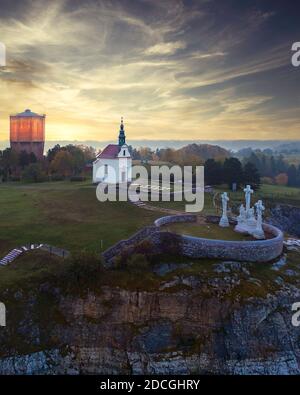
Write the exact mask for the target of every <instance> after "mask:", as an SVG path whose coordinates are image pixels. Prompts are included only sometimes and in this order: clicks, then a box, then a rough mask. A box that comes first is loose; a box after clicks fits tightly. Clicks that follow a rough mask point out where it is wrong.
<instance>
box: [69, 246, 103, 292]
mask: <svg viewBox="0 0 300 395" xmlns="http://www.w3.org/2000/svg"><path fill="white" fill-rule="evenodd" d="M103 270H104V268H103V264H102V261H101V259H100V257H99V256H97V255H94V254H89V253H86V252H80V253H78V254H77V255H75V256H74V257H73V258H71V259H70V260H69V262H68V264H67V265H66V266H65V269H63V275H62V277H63V283H64V285H67V286H69V287H71V288H73V289H74V288H75V289H86V288H95V287H97V283H98V281H99V278H100V277H101V275H102V273H103Z"/></svg>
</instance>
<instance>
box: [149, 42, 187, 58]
mask: <svg viewBox="0 0 300 395" xmlns="http://www.w3.org/2000/svg"><path fill="white" fill-rule="evenodd" d="M185 47H186V44H185V43H184V42H183V41H175V42H169V43H159V44H155V45H153V46H152V47H150V48H147V49H146V51H145V54H146V55H173V54H174V53H175V52H177V51H178V50H179V49H184V48H185Z"/></svg>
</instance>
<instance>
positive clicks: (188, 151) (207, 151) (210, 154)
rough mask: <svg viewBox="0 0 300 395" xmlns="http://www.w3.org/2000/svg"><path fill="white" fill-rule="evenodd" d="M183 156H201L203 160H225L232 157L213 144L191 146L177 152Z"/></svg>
mask: <svg viewBox="0 0 300 395" xmlns="http://www.w3.org/2000/svg"><path fill="white" fill-rule="evenodd" d="M177 152H179V153H180V154H181V155H182V156H185V157H189V156H191V155H195V156H199V157H200V158H202V159H203V160H206V159H210V158H212V159H224V158H228V157H229V156H231V154H230V152H229V151H228V150H226V149H225V148H222V147H220V146H218V145H211V144H189V145H187V146H185V147H183V148H180V149H179V150H177Z"/></svg>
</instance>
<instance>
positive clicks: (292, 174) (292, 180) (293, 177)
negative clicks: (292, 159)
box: [287, 165, 298, 187]
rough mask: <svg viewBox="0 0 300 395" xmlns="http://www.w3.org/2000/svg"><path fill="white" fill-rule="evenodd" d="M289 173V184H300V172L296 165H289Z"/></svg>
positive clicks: (291, 185)
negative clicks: (299, 180) (299, 181)
mask: <svg viewBox="0 0 300 395" xmlns="http://www.w3.org/2000/svg"><path fill="white" fill-rule="evenodd" d="M287 175H288V178H289V179H288V186H290V187H295V186H297V185H298V172H297V168H296V166H295V165H291V166H289V168H288V170H287Z"/></svg>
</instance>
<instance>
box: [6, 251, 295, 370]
mask: <svg viewBox="0 0 300 395" xmlns="http://www.w3.org/2000/svg"><path fill="white" fill-rule="evenodd" d="M298 257H299V254H298V255H297V259H298ZM297 259H296V260H294V263H293V269H292V268H291V267H290V268H288V264H287V263H286V262H285V261H283V262H279V263H277V264H275V265H274V264H273V265H272V264H268V265H267V266H266V267H262V266H260V267H259V268H257V266H255V264H251V265H250V264H248V265H243V264H240V263H234V262H228V263H219V264H211V271H210V269H208V266H207V265H204V269H203V270H202V272H201V275H199V274H198V273H195V270H194V269H193V267H192V266H190V263H187V265H186V266H185V267H186V270H185V271H183V270H181V271H180V270H179V271H178V269H176V265H175V264H174V265H173V266H172V265H171V264H168V265H167V267H166V265H164V266H163V267H160V268H159V270H158V274H157V276H161V280H160V284H159V287H158V289H156V290H150V291H149V290H148V291H146V290H134V289H126V288H120V287H118V286H101V287H100V288H99V289H98V290H96V291H93V292H92V291H89V292H87V293H84V294H83V295H82V296H80V295H74V294H72V295H71V294H69V295H68V294H65V293H64V292H62V290H61V289H59V288H55V287H53V286H49V284H43V285H41V286H40V288H39V290H38V293H36V292H34V291H32V292H30V293H27V294H25V293H22V292H16V293H15V294H14V295H13V299H12V300H11V301H10V303H9V304H8V315H9V311H10V309H13V311H14V317H13V318H11V317H9V318H8V326H7V327H6V329H3V330H1V332H0V334H1V338H0V341H1V358H0V374H12V373H17V374H21V373H25V374H41V373H46V374H57V373H62V374H96V373H102V374H105V373H107V374H121V373H123V374H132V373H134V374H139V373H144V374H161V373H163V374H167V373H169V374H170V373H172V374H188V373H202V374H216V373H222V374H257V373H259V374H276V373H280V374H299V373H300V341H299V339H300V329H299V327H298V328H297V327H294V326H292V323H291V317H292V311H291V306H292V304H293V303H294V302H297V301H300V291H299V281H300V277H299V273H300V264H298V263H297V262H298V261H297ZM295 262H296V263H295ZM299 263H300V262H299ZM260 265H261V264H260ZM193 271H194V272H193ZM165 272H168V276H167V277H166V275H165ZM162 273H163V275H162Z"/></svg>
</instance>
